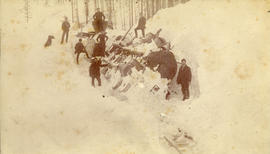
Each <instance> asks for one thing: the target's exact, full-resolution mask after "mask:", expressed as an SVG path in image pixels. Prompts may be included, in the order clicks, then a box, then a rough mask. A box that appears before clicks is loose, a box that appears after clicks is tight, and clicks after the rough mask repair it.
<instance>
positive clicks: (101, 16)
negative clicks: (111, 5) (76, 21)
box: [93, 12, 105, 20]
mask: <svg viewBox="0 0 270 154" xmlns="http://www.w3.org/2000/svg"><path fill="white" fill-rule="evenodd" d="M93 18H94V19H95V20H104V19H105V16H104V14H103V13H102V12H96V13H95V14H94V15H93Z"/></svg>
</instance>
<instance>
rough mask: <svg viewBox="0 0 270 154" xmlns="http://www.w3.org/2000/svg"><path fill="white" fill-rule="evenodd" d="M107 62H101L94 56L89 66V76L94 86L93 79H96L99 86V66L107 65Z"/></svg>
mask: <svg viewBox="0 0 270 154" xmlns="http://www.w3.org/2000/svg"><path fill="white" fill-rule="evenodd" d="M107 65H108V64H101V60H100V59H98V58H96V57H94V58H93V59H92V63H91V65H90V67H89V76H90V77H91V78H92V86H93V87H95V79H97V80H98V86H101V79H100V67H104V66H107Z"/></svg>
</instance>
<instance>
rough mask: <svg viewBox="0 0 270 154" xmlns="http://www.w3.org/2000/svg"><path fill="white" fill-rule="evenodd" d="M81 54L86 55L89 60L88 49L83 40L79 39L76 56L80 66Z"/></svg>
mask: <svg viewBox="0 0 270 154" xmlns="http://www.w3.org/2000/svg"><path fill="white" fill-rule="evenodd" d="M81 53H85V54H86V57H87V58H89V56H88V53H87V52H86V49H85V47H84V45H83V44H82V39H79V42H78V43H77V44H76V46H75V54H77V59H76V60H77V64H79V56H80V54H81Z"/></svg>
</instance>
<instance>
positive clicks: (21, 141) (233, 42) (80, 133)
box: [1, 0, 270, 154]
mask: <svg viewBox="0 0 270 154" xmlns="http://www.w3.org/2000/svg"><path fill="white" fill-rule="evenodd" d="M1 5H2V6H1V7H2V8H1V11H2V13H1V24H2V25H1V152H2V153H3V154H49V153H50V154H62V153H63V154H74V153H80V154H89V153H91V154H92V153H94V154H103V153H104V154H109V153H112V154H115V153H119V154H131V153H136V154H137V153H138V154H141V153H142V154H144V153H147V154H148V153H149V154H153V153H155V154H166V153H168V154H171V153H177V152H176V150H175V149H173V148H172V147H169V146H168V145H167V143H166V142H164V139H162V137H163V136H169V135H172V134H174V133H175V132H176V131H177V128H181V129H183V130H185V131H186V132H188V133H189V135H191V136H192V137H193V138H194V140H195V142H196V145H195V147H194V148H188V149H187V150H186V151H185V152H184V153H196V154H198V153H200V154H221V153H224V154H225V153H226V154H227V153H229V154H242V153H243V154H255V153H260V154H268V153H270V149H269V147H270V135H269V132H270V131H269V128H270V125H269V120H270V104H269V103H270V97H269V93H270V87H269V86H270V82H269V79H270V75H269V67H270V66H269V65H270V64H269V61H270V53H269V49H270V37H269V36H270V35H269V34H270V25H269V21H270V20H269V18H270V14H269V13H267V11H268V10H269V8H270V3H269V2H268V1H252V0H250V1H244V0H239V1H234V2H233V1H225V0H224V1H223V0H221V1H212V0H207V1H206V0H195V1H190V2H188V3H185V4H179V5H178V6H176V7H174V8H169V9H164V10H161V11H159V12H158V13H157V15H155V16H154V18H153V19H150V20H149V21H148V22H147V31H148V32H150V31H151V32H156V30H157V29H158V28H162V32H161V34H160V35H161V37H164V38H166V39H167V40H170V41H171V43H172V44H173V45H174V48H173V52H174V53H175V55H176V58H177V59H178V60H180V59H181V58H186V59H187V61H188V65H190V66H191V68H193V71H194V70H195V68H196V71H197V75H198V76H197V80H198V81H197V83H199V85H200V92H201V93H200V96H199V98H197V99H193V100H189V101H186V102H182V101H181V100H180V98H177V97H175V98H172V99H171V100H169V101H165V100H162V99H160V97H155V96H153V95H152V94H151V93H146V92H145V90H143V89H142V90H140V89H136V88H133V89H131V90H130V91H129V93H128V94H127V96H128V99H127V100H125V101H120V100H122V99H121V98H122V96H121V95H116V96H112V95H114V94H113V92H112V91H109V90H108V89H110V86H109V85H110V83H107V82H106V81H104V80H103V86H102V87H98V88H93V87H91V80H90V78H89V76H88V67H89V63H88V62H87V61H86V60H85V59H84V58H83V56H82V58H81V60H80V65H77V64H75V57H74V55H73V52H74V51H73V48H74V46H73V44H72V43H68V44H64V45H60V38H61V22H62V20H63V17H64V16H68V17H69V19H71V17H70V11H69V9H70V8H69V7H70V6H69V5H67V6H65V5H64V6H63V5H56V6H54V7H52V6H48V7H44V6H41V4H33V6H32V18H31V19H30V22H29V24H25V18H24V15H23V14H22V12H23V10H22V8H23V5H24V4H23V2H22V1H16V0H13V1H8V0H3V1H2V4H1ZM75 33H76V31H75V29H73V30H72V31H71V35H70V42H74V41H75V42H76V39H77V38H76V37H75V36H74V34H75ZM51 34H52V35H54V36H55V37H56V39H55V40H53V44H52V46H51V47H49V48H46V49H44V48H43V45H44V43H45V41H46V39H47V36H48V35H51ZM193 73H196V72H193ZM197 83H196V84H197ZM196 84H195V85H196ZM193 86H194V85H193ZM142 87H143V86H142ZM137 88H139V87H137Z"/></svg>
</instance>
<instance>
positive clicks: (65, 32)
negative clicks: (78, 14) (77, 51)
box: [61, 17, 70, 44]
mask: <svg viewBox="0 0 270 154" xmlns="http://www.w3.org/2000/svg"><path fill="white" fill-rule="evenodd" d="M69 28H70V24H69V22H68V18H67V17H65V21H64V22H63V23H62V30H63V34H62V40H61V44H63V43H64V38H65V37H66V42H68V33H69Z"/></svg>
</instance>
